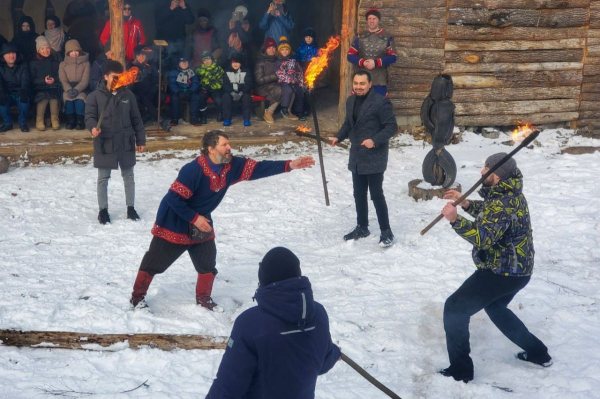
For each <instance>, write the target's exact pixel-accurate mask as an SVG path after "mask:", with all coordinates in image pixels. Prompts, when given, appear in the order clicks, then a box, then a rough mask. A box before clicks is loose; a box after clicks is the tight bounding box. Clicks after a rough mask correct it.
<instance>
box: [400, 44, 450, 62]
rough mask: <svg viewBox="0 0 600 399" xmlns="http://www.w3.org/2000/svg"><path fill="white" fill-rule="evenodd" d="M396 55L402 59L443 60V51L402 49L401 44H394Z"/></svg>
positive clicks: (434, 49) (438, 49)
mask: <svg viewBox="0 0 600 399" xmlns="http://www.w3.org/2000/svg"><path fill="white" fill-rule="evenodd" d="M396 51H397V52H398V55H402V56H403V57H410V58H418V59H421V60H438V61H439V60H443V59H444V49H441V48H410V47H404V46H403V43H398V44H396Z"/></svg>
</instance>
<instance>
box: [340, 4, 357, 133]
mask: <svg viewBox="0 0 600 399" xmlns="http://www.w3.org/2000/svg"><path fill="white" fill-rule="evenodd" d="M357 11H358V4H357V0H344V5H343V9H342V32H341V39H342V43H341V46H340V48H341V51H340V61H341V62H340V100H339V104H338V127H341V126H342V124H343V123H344V119H345V118H346V100H347V99H348V97H349V96H350V91H351V89H352V82H351V81H350V79H351V77H352V71H353V68H354V65H352V64H351V63H349V62H348V59H347V58H346V55H347V54H348V49H349V48H350V46H351V45H352V40H354V37H355V36H356V27H357V22H358V20H357V16H356V13H357Z"/></svg>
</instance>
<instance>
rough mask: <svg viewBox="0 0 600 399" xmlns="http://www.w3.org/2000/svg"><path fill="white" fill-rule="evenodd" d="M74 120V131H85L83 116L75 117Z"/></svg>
mask: <svg viewBox="0 0 600 399" xmlns="http://www.w3.org/2000/svg"><path fill="white" fill-rule="evenodd" d="M75 119H76V121H77V124H76V125H75V129H77V130H83V129H85V123H84V122H83V115H77V116H76V118H75Z"/></svg>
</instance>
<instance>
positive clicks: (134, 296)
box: [129, 270, 154, 308]
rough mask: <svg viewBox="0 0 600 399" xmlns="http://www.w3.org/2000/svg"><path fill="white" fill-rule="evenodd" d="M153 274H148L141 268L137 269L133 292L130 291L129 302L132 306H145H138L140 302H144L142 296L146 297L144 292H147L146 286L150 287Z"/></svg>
mask: <svg viewBox="0 0 600 399" xmlns="http://www.w3.org/2000/svg"><path fill="white" fill-rule="evenodd" d="M153 278H154V276H151V275H149V274H148V273H146V272H143V271H141V270H139V271H138V274H137V277H136V278H135V283H134V284H133V292H132V293H131V299H130V300H129V303H131V304H132V305H133V307H134V308H135V307H145V306H138V305H139V304H140V303H142V304H145V302H144V298H146V293H147V292H148V287H150V283H151V282H152V279H153Z"/></svg>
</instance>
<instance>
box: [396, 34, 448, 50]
mask: <svg viewBox="0 0 600 399" xmlns="http://www.w3.org/2000/svg"><path fill="white" fill-rule="evenodd" d="M394 44H396V46H402V47H405V48H431V49H442V50H443V49H444V38H443V37H418V36H394Z"/></svg>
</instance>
